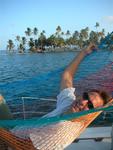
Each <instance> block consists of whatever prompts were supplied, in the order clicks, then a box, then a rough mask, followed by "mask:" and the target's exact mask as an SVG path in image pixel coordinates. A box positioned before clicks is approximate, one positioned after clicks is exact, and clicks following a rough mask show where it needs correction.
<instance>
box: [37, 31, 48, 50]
mask: <svg viewBox="0 0 113 150" xmlns="http://www.w3.org/2000/svg"><path fill="white" fill-rule="evenodd" d="M44 33H45V31H44V30H43V31H42V32H41V33H40V36H39V38H38V43H39V45H40V47H41V49H42V50H44V49H45V48H44V46H45V45H46V36H45V35H44Z"/></svg>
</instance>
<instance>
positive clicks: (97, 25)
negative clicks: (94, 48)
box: [95, 22, 100, 30]
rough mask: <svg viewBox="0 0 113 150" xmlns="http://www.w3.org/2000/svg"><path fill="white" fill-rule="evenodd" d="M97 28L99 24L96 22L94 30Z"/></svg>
mask: <svg viewBox="0 0 113 150" xmlns="http://www.w3.org/2000/svg"><path fill="white" fill-rule="evenodd" d="M99 26H100V25H99V23H98V22H96V25H95V28H96V30H97V28H98V27H99Z"/></svg>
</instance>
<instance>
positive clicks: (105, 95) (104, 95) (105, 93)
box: [88, 89, 112, 104]
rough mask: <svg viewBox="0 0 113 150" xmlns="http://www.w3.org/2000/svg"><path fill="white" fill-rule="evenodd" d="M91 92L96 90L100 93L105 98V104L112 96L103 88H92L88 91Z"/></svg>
mask: <svg viewBox="0 0 113 150" xmlns="http://www.w3.org/2000/svg"><path fill="white" fill-rule="evenodd" d="M89 92H96V93H98V94H99V95H100V97H101V98H102V99H103V101H104V104H106V103H108V102H109V101H110V100H111V99H112V97H111V96H110V94H108V93H107V92H106V91H103V90H97V89H91V90H89V91H88V93H89Z"/></svg>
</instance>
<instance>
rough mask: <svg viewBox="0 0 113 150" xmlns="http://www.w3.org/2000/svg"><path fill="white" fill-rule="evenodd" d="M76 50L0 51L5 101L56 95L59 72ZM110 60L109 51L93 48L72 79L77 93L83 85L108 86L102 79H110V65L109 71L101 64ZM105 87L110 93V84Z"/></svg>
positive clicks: (0, 88) (0, 83) (112, 56)
mask: <svg viewBox="0 0 113 150" xmlns="http://www.w3.org/2000/svg"><path fill="white" fill-rule="evenodd" d="M77 53H78V52H59V53H36V54H29V53H27V54H6V53H5V52H4V51H1V52H0V93H1V94H2V95H3V96H4V97H5V99H6V101H7V102H8V101H10V102H11V101H12V103H15V104H17V103H19V99H20V98H21V97H38V98H56V96H57V94H58V93H59V87H60V79H61V74H62V72H63V70H64V69H65V67H66V66H67V65H68V64H69V63H70V62H71V60H72V59H73V58H74V57H75V56H76V55H77ZM112 61H113V52H111V51H107V50H104V51H95V52H94V53H92V54H91V55H88V56H87V57H85V59H84V60H83V61H82V63H81V64H80V66H79V68H78V71H77V74H76V76H75V79H74V84H75V87H76V91H77V92H78V93H79V94H80V93H81V92H82V91H83V90H84V88H86V89H88V87H91V86H92V87H94V88H96V86H97V87H99V88H101V87H105V88H107V89H108V84H107V83H106V82H105V81H107V80H108V79H110V81H109V83H111V80H112V79H111V74H109V72H110V71H112V65H111V69H110V71H109V67H108V70H105V68H107V67H106V66H110V64H111V63H112ZM110 73H111V72H110ZM95 79H96V80H97V81H95ZM83 83H84V84H83ZM97 83H98V84H97ZM104 83H106V84H104ZM109 89H110V92H111V93H112V85H110V86H109ZM79 94H78V95H79ZM31 101H32V99H31Z"/></svg>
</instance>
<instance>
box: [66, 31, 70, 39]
mask: <svg viewBox="0 0 113 150" xmlns="http://www.w3.org/2000/svg"><path fill="white" fill-rule="evenodd" d="M70 35H71V33H70V31H69V30H67V32H66V36H67V38H69V36H70Z"/></svg>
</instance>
